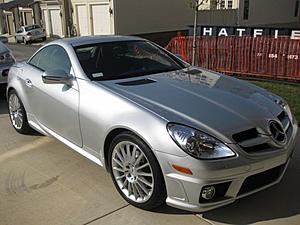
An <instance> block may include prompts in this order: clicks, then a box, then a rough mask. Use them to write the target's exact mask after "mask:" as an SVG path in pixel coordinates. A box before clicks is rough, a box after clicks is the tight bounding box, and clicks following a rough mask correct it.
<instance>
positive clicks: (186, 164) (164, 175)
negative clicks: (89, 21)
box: [7, 36, 298, 212]
mask: <svg viewBox="0 0 300 225" xmlns="http://www.w3.org/2000/svg"><path fill="white" fill-rule="evenodd" d="M7 96H8V102H9V113H10V119H11V122H12V125H13V127H14V128H15V129H16V130H17V131H18V132H20V133H29V132H30V131H31V129H35V130H37V131H39V132H40V133H42V134H45V135H51V136H53V137H55V138H57V139H58V140H60V141H61V142H63V143H65V144H66V145H68V146H69V147H70V148H72V149H74V150H75V151H77V152H79V153H80V154H82V155H84V156H85V157H87V158H89V159H90V160H92V161H94V162H95V163H97V164H99V165H101V166H103V167H104V168H105V169H106V170H107V171H108V172H109V173H110V174H111V178H112V180H113V183H114V185H115V187H116V189H117V190H118V192H119V193H120V195H121V196H122V197H123V198H124V199H125V200H126V201H128V202H129V203H131V204H132V205H134V206H137V207H140V208H143V209H152V208H155V207H157V206H159V205H161V204H162V203H163V202H166V203H167V204H168V205H170V206H174V207H177V208H181V209H185V210H190V211H197V212H199V211H206V210H210V209H213V208H216V207H219V206H222V205H226V204H229V203H232V202H233V201H235V200H236V199H239V198H241V197H244V196H247V195H249V194H252V193H254V192H257V191H260V190H262V189H265V188H267V187H270V186H272V185H274V184H276V183H278V182H279V181H280V180H281V178H282V176H283V174H284V172H285V170H286V168H287V166H288V163H289V161H290V158H291V156H292V153H293V149H294V147H295V136H296V133H297V129H298V128H297V122H296V120H295V117H294V116H293V115H292V113H291V111H290V108H289V106H288V104H287V103H286V102H285V101H284V100H283V99H282V98H280V97H278V96H276V95H274V94H272V93H270V92H268V91H266V90H264V89H261V88H259V87H256V86H254V85H251V84H248V83H247V82H244V81H241V80H237V79H234V78H231V77H228V76H224V75H222V74H219V73H215V72H212V71H208V70H205V69H203V68H196V67H192V66H190V65H188V64H187V63H185V62H183V61H182V60H180V59H179V58H178V57H176V56H174V55H173V54H171V53H170V52H167V51H166V50H164V49H163V48H161V47H159V46H157V45H156V44H154V43H152V42H149V41H147V40H144V39H140V38H137V37H124V36H102V37H97V36H94V37H80V38H72V39H62V40H57V41H54V42H51V43H49V44H47V45H45V46H44V47H42V48H41V49H39V50H38V51H37V52H36V53H35V54H34V55H33V56H32V57H31V58H30V59H29V60H28V61H27V62H23V63H18V64H15V65H14V66H13V67H12V68H11V70H10V72H9V77H8V87H7Z"/></svg>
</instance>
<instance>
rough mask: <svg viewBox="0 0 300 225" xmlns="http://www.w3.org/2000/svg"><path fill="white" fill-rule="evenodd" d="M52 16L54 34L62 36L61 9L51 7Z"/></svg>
mask: <svg viewBox="0 0 300 225" xmlns="http://www.w3.org/2000/svg"><path fill="white" fill-rule="evenodd" d="M50 18H51V24H52V35H57V36H60V37H62V36H63V32H62V25H61V17H60V10H59V9H51V10H50Z"/></svg>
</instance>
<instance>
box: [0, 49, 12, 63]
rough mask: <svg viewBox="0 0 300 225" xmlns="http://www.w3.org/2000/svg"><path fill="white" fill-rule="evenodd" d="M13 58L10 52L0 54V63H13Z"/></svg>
mask: <svg viewBox="0 0 300 225" xmlns="http://www.w3.org/2000/svg"><path fill="white" fill-rule="evenodd" d="M14 62H15V58H14V57H13V55H12V54H11V53H10V52H6V53H4V54H0V63H14Z"/></svg>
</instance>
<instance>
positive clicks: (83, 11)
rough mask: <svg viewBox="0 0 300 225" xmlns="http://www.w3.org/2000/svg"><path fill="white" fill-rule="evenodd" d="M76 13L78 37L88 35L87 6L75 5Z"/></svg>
mask: <svg viewBox="0 0 300 225" xmlns="http://www.w3.org/2000/svg"><path fill="white" fill-rule="evenodd" d="M76 11H77V19H78V30H79V35H80V36H87V35H89V31H88V15H87V6H86V5H77V6H76Z"/></svg>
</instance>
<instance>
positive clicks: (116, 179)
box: [108, 132, 166, 210]
mask: <svg viewBox="0 0 300 225" xmlns="http://www.w3.org/2000/svg"><path fill="white" fill-rule="evenodd" d="M122 148H125V150H124V149H123V150H122ZM128 150H129V154H128ZM124 155H125V157H124ZM133 155H134V157H133ZM126 156H127V157H126ZM121 159H122V160H121ZM122 161H123V162H122ZM108 163H109V171H110V174H111V178H112V180H113V183H114V185H115V187H116V189H117V190H118V192H119V193H120V195H121V196H122V197H123V198H124V199H125V200H126V201H127V202H128V203H130V204H131V205H134V206H136V207H138V208H141V209H145V210H151V209H154V208H157V207H158V206H160V205H162V204H163V203H164V202H165V199H166V188H165V182H164V178H163V175H162V172H161V169H160V166H159V164H158V162H157V160H156V158H155V156H154V154H153V152H152V151H151V149H150V148H149V147H148V146H147V145H146V144H145V143H144V141H143V140H141V139H140V138H139V137H137V136H136V135H134V134H133V133H131V132H122V133H120V134H119V135H117V136H116V137H115V138H114V139H113V141H112V143H111V145H110V148H109V159H108ZM120 163H121V165H123V166H124V167H123V168H122V167H121V165H120ZM147 164H148V165H147ZM151 175H152V176H151ZM122 187H123V188H122Z"/></svg>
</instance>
